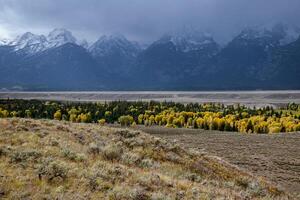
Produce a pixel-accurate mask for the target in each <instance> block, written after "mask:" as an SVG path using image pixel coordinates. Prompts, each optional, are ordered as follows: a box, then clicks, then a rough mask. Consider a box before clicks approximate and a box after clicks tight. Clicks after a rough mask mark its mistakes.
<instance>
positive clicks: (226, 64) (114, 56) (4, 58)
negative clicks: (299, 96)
mask: <svg viewBox="0 0 300 200" xmlns="http://www.w3.org/2000/svg"><path fill="white" fill-rule="evenodd" d="M297 31H299V30H297V29H291V28H290V27H287V26H284V25H280V24H279V25H275V26H273V27H271V28H270V27H268V28H252V29H251V28H246V29H244V30H242V31H241V33H240V34H239V35H237V36H236V37H235V38H233V40H232V41H230V42H229V43H228V44H227V45H225V46H224V47H222V48H221V47H220V45H219V44H217V42H215V40H214V38H213V37H212V36H211V35H210V34H207V33H203V32H199V31H192V30H188V31H183V32H178V33H176V32H175V33H169V34H166V35H164V36H163V37H161V38H160V39H159V40H157V41H155V42H153V43H152V44H151V45H150V46H148V47H147V48H145V49H143V48H141V46H140V45H139V44H138V43H136V42H132V41H129V40H127V39H126V38H125V37H124V36H122V35H111V36H102V37H100V38H99V39H98V40H97V41H96V42H95V43H93V44H92V45H88V43H87V42H86V41H80V42H79V41H78V40H77V39H76V38H75V37H74V36H73V35H72V33H71V32H70V31H67V30H65V29H55V30H54V31H52V32H50V33H49V35H48V36H47V37H46V36H43V35H34V34H32V33H29V32H28V33H25V34H24V35H22V36H20V37H17V38H16V39H15V40H14V41H11V42H7V40H2V41H5V42H2V45H1V43H0V72H1V74H3V78H2V80H0V87H2V88H12V87H15V86H17V87H21V88H22V87H23V88H24V89H56V90H61V89H74V90H76V89H80V90H92V89H96V90H97V89H101V90H103V89H104V90H105V89H107V90H108V89H109V90H115V89H118V90H119V89H120V90H126V89H134V90H143V89H155V90H157V89H158V90H164V89H171V90H176V89H177V90H178V89H180V90H199V89H205V90H210V89H299V88H300V80H299V78H298V77H300V72H299V71H300V60H299V57H300V39H299V38H298V40H297V39H295V37H296V36H299V35H297V34H298V33H299V34H300V31H299V32H297Z"/></svg>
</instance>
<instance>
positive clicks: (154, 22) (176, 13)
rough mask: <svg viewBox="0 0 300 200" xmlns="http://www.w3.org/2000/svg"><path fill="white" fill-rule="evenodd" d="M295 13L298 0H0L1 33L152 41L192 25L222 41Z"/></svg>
mask: <svg viewBox="0 0 300 200" xmlns="http://www.w3.org/2000/svg"><path fill="white" fill-rule="evenodd" d="M299 18H300V1H299V0H84V1H83V0H0V34H2V35H11V36H12V35H16V34H20V33H22V32H26V31H32V32H35V33H44V34H45V33H47V32H49V31H50V30H51V29H53V28H56V27H64V28H67V29H70V30H71V31H73V32H74V33H75V35H76V36H78V37H82V38H87V39H88V40H95V39H97V38H98V37H100V36H101V35H103V34H111V33H122V34H124V35H125V36H127V37H128V38H130V39H133V40H139V41H151V40H154V39H157V38H158V37H159V36H160V35H162V34H164V33H166V32H168V31H170V30H174V29H177V28H180V27H182V26H192V27H195V28H198V29H200V30H203V31H209V32H212V34H213V35H214V36H215V37H216V38H217V39H218V40H220V41H222V40H228V39H229V38H230V37H232V36H233V35H234V34H236V33H237V32H238V31H239V30H241V29H242V28H243V27H245V26H252V25H263V24H267V23H271V22H273V23H274V22H285V23H289V24H293V25H297V26H300V21H299ZM0 36H1V35H0Z"/></svg>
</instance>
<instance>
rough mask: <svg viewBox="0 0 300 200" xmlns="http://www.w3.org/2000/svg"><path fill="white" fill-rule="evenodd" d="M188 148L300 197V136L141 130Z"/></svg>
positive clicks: (143, 128)
mask: <svg viewBox="0 0 300 200" xmlns="http://www.w3.org/2000/svg"><path fill="white" fill-rule="evenodd" d="M139 128H141V129H142V130H143V131H145V132H148V133H151V134H155V135H156V136H159V137H162V138H164V139H167V140H172V141H173V140H177V141H178V142H179V143H181V144H182V145H184V146H185V147H187V148H194V149H199V150H204V151H206V152H208V153H210V154H213V155H216V156H219V157H221V158H224V159H225V160H227V161H228V162H230V163H232V164H235V165H237V166H239V167H240V168H242V169H245V170H247V171H249V172H251V173H253V174H254V175H259V176H262V177H264V178H266V179H267V180H270V181H272V182H274V183H276V184H279V185H280V186H282V187H283V188H285V189H286V190H288V191H289V192H292V193H298V194H299V193H300V192H299V191H300V133H294V134H276V135H259V134H251V135H250V134H247V135H245V134H238V133H223V132H222V133H220V132H217V131H205V130H191V129H168V128H160V127H139Z"/></svg>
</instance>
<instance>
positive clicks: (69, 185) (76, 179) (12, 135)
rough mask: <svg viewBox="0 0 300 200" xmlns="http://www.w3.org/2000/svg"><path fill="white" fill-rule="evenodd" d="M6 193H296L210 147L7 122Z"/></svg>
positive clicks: (2, 186) (0, 165) (1, 154)
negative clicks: (200, 149)
mask: <svg viewBox="0 0 300 200" xmlns="http://www.w3.org/2000/svg"><path fill="white" fill-rule="evenodd" d="M0 159H1V162H0V199H116V200H118V199H120V200H121V199H124V200H125V199H126V200H127V199H136V200H143V199H153V200H160V199H276V198H277V199H289V198H291V197H289V196H287V195H286V194H284V193H283V192H282V191H280V190H279V189H278V188H277V187H275V186H273V185H271V184H270V183H267V182H266V181H264V180H261V179H257V178H255V177H253V176H252V175H250V174H247V173H245V172H243V171H241V170H239V169H237V168H236V167H234V166H232V165H230V164H228V163H226V162H224V161H222V160H220V159H219V158H216V157H211V156H209V155H207V154H205V153H200V152H196V151H193V152H192V151H188V150H186V149H183V148H181V147H180V146H178V145H177V144H176V143H168V142H166V141H164V140H162V139H159V138H156V137H154V136H151V135H148V134H145V133H143V132H139V131H133V130H124V129H116V128H109V127H103V126H98V125H92V124H75V123H73V124H72V123H68V122H58V121H48V120H29V119H1V120H0Z"/></svg>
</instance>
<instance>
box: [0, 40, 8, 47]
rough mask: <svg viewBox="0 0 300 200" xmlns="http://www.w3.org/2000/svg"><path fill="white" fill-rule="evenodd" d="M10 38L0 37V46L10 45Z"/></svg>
mask: <svg viewBox="0 0 300 200" xmlns="http://www.w3.org/2000/svg"><path fill="white" fill-rule="evenodd" d="M9 43H10V40H9V39H6V38H0V46H6V45H9Z"/></svg>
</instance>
